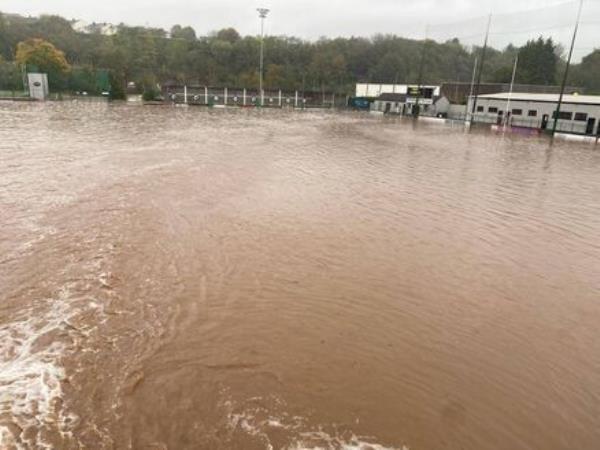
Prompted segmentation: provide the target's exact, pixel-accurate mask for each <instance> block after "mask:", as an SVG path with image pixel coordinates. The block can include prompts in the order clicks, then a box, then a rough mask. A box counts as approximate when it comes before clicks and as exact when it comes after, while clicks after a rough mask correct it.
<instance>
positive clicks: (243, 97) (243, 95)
mask: <svg viewBox="0 0 600 450" xmlns="http://www.w3.org/2000/svg"><path fill="white" fill-rule="evenodd" d="M242 104H243V105H244V106H246V88H244V92H243V94H242Z"/></svg>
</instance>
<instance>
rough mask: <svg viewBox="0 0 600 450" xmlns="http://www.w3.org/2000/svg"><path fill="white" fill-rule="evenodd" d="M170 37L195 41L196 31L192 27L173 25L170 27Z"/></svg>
mask: <svg viewBox="0 0 600 450" xmlns="http://www.w3.org/2000/svg"><path fill="white" fill-rule="evenodd" d="M171 37H172V38H173V39H185V40H186V41H195V40H196V32H195V31H194V29H193V28H192V27H182V26H181V25H175V26H173V27H172V28H171Z"/></svg>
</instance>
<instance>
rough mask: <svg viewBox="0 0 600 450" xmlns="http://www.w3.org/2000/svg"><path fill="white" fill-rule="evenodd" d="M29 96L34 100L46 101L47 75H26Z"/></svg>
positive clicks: (47, 91) (47, 92) (47, 90)
mask: <svg viewBox="0 0 600 450" xmlns="http://www.w3.org/2000/svg"><path fill="white" fill-rule="evenodd" d="M27 81H28V84H29V96H30V97H31V98H35V99H36V100H46V98H48V94H49V93H50V91H49V89H48V75H47V74H45V73H28V74H27Z"/></svg>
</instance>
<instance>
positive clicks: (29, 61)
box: [15, 38, 71, 74]
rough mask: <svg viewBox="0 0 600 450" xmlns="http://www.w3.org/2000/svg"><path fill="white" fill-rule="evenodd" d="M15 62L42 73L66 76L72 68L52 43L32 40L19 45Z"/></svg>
mask: <svg viewBox="0 0 600 450" xmlns="http://www.w3.org/2000/svg"><path fill="white" fill-rule="evenodd" d="M15 60H16V61H17V63H18V64H20V65H23V66H32V65H33V66H35V67H37V70H39V71H41V72H47V73H51V74H65V73H67V72H68V71H69V70H71V66H70V65H69V63H68V62H67V60H66V58H65V54H64V53H63V52H62V51H60V50H59V49H57V48H56V47H55V46H54V45H52V44H51V43H50V42H48V41H45V40H43V39H38V38H32V39H27V40H26V41H23V42H19V43H18V44H17V52H16V55H15Z"/></svg>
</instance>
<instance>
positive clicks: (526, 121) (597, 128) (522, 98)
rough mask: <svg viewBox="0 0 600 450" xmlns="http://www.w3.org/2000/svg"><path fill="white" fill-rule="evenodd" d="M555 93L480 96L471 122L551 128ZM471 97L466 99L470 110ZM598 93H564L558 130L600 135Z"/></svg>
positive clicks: (471, 105)
mask: <svg viewBox="0 0 600 450" xmlns="http://www.w3.org/2000/svg"><path fill="white" fill-rule="evenodd" d="M558 98H559V95H558V94H523V93H512V94H509V93H501V94H490V95H480V96H479V97H478V98H477V108H476V111H475V114H474V118H473V119H474V121H475V122H478V123H493V124H498V125H504V124H506V125H510V126H512V127H523V128H534V129H538V130H551V129H552V128H553V126H554V117H555V116H556V109H557V105H558ZM472 107H473V98H471V99H470V100H469V112H470V111H472ZM599 124H600V96H596V95H565V96H564V97H563V103H562V106H561V108H560V114H559V118H558V123H557V131H560V132H563V133H575V134H584V135H591V136H600V125H599Z"/></svg>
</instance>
